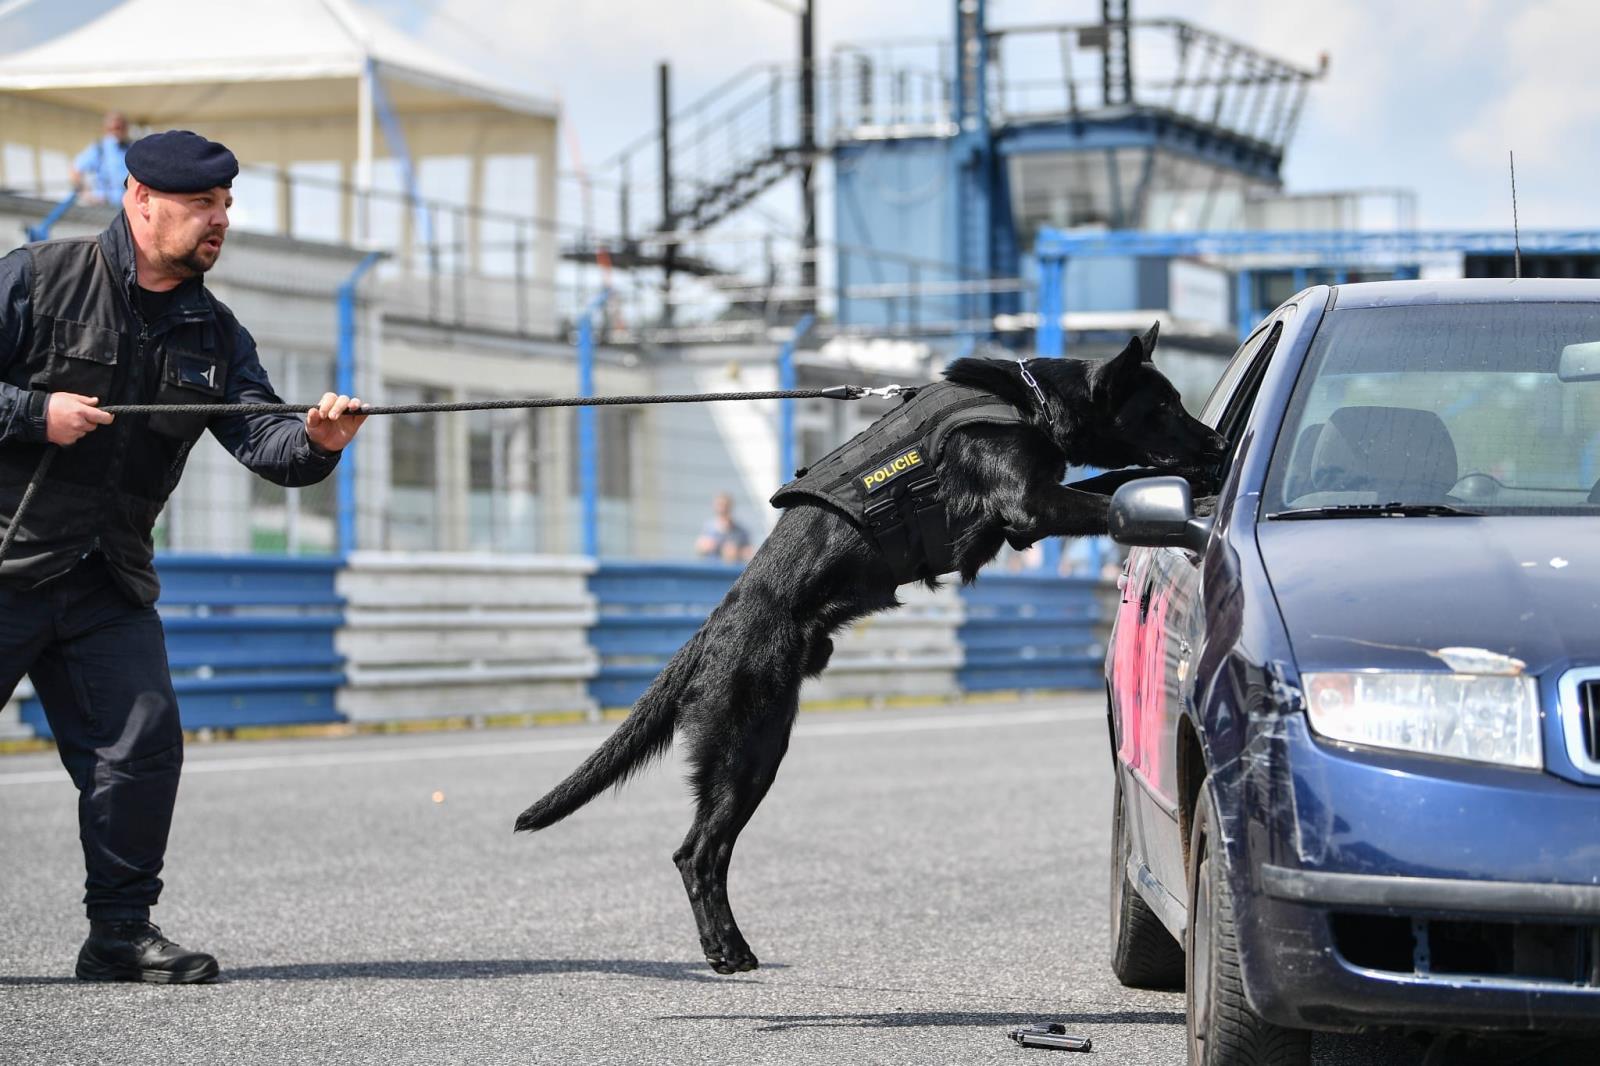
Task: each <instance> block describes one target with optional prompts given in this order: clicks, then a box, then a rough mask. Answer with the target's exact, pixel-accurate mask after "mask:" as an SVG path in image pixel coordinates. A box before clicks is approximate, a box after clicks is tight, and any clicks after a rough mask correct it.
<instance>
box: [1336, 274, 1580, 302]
mask: <svg viewBox="0 0 1600 1066" xmlns="http://www.w3.org/2000/svg"><path fill="white" fill-rule="evenodd" d="M1485 303H1600V279H1594V278H1445V279H1439V280H1432V281H1430V280H1423V281H1363V282H1357V283H1355V284H1351V285H1335V286H1333V300H1332V302H1331V303H1330V304H1329V310H1348V309H1350V308H1356V307H1407V306H1413V305H1417V304H1485Z"/></svg>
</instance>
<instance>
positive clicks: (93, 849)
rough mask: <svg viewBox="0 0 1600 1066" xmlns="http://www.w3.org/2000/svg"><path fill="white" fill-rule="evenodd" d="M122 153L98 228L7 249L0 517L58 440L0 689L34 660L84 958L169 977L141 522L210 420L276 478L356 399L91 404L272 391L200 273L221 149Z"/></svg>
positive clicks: (184, 974) (184, 140) (17, 576)
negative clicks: (123, 412) (232, 406)
mask: <svg viewBox="0 0 1600 1066" xmlns="http://www.w3.org/2000/svg"><path fill="white" fill-rule="evenodd" d="M127 162H128V173H129V178H128V182H127V188H126V190H125V192H124V194H123V199H122V213H121V214H119V215H118V216H117V217H116V219H115V220H113V221H112V223H111V225H110V227H109V228H108V229H106V230H105V232H103V233H101V234H100V235H99V236H97V237H83V238H68V239H65V240H57V241H46V242H43V243H40V244H33V245H28V246H27V247H24V248H20V249H17V250H16V251H14V252H12V253H11V254H9V255H7V256H5V257H4V258H3V259H0V531H3V530H5V529H7V528H9V526H10V525H11V523H12V522H13V521H14V519H15V516H16V512H17V504H18V502H19V501H20V499H21V497H22V494H23V491H24V487H25V486H26V485H27V483H28V481H29V479H30V477H31V476H32V474H33V471H34V469H35V468H36V467H37V465H38V463H39V458H40V456H41V455H43V454H44V453H45V450H46V449H47V448H51V447H55V448H57V449H58V454H57V455H56V456H55V459H54V461H53V463H52V465H51V466H50V468H49V472H48V475H47V477H46V478H45V479H44V481H43V482H42V484H41V485H40V486H39V489H38V491H37V493H36V494H35V496H34V498H33V500H32V502H31V503H30V504H29V506H28V509H27V511H26V512H25V513H24V514H23V516H22V519H21V524H20V526H19V528H18V529H17V534H16V539H15V541H14V542H13V544H12V547H11V550H10V552H9V554H8V555H7V557H6V558H5V560H4V561H3V562H0V702H4V700H5V698H6V697H8V696H9V694H10V693H11V691H12V690H13V689H15V687H16V685H17V683H18V682H19V681H20V680H21V678H22V676H23V675H24V674H27V675H28V676H29V677H30V678H31V679H32V681H33V687H34V689H35V690H36V691H37V692H38V694H39V699H40V701H41V702H42V703H43V704H44V710H45V714H46V716H47V717H48V719H49V722H50V729H51V731H52V732H53V733H54V734H55V738H56V743H57V745H58V747H59V749H60V752H61V761H62V762H63V763H64V764H65V765H66V768H67V772H68V773H69V774H70V775H71V776H72V780H73V783H74V784H76V785H77V786H78V794H79V799H78V827H79V830H78V831H79V838H80V839H81V841H82V843H83V855H84V863H85V866H86V867H87V870H88V876H87V880H86V886H87V892H86V894H85V896H84V903H85V904H86V906H87V909H88V914H89V937H88V939H87V940H86V941H85V942H84V945H83V948H82V950H81V951H80V952H79V953H78V963H77V975H78V976H79V977H80V978H83V979H85V980H99V981H153V982H159V983H173V984H178V983H192V982H199V981H209V980H211V979H213V978H215V977H216V976H217V972H218V970H217V961H216V959H214V958H212V957H211V956H210V955H207V954H205V953H203V952H199V951H191V950H187V949H184V948H182V947H179V946H178V945H177V944H174V943H173V942H172V941H170V940H168V939H167V938H166V937H164V936H162V935H161V931H160V930H159V929H158V928H156V927H155V926H154V925H151V924H150V907H151V906H152V905H153V904H154V903H155V902H156V899H157V897H158V896H159V895H160V893H161V878H160V876H159V875H160V873H161V866H162V859H163V856H164V854H165V852H166V847H167V831H168V828H169V827H170V826H171V823H172V808H173V802H174V800H175V799H176V798H177V791H178V774H179V770H180V769H181V767H182V764H183V733H182V730H181V727H180V725H179V720H178V705H177V700H176V698H175V697H174V695H173V691H172V679H171V677H170V675H169V672H168V667H167V654H166V643H165V639H164V635H163V633H162V628H161V620H160V618H159V617H158V616H157V614H156V611H155V607H154V604H155V602H156V598H157V595H158V594H159V592H160V583H159V582H158V580H157V577H156V571H155V567H154V565H153V563H152V560H153V557H154V545H153V543H152V541H151V530H152V528H153V527H154V525H155V522H156V518H157V516H158V515H159V514H160V513H161V508H162V506H163V505H164V504H165V503H166V500H167V497H168V496H169V495H170V494H171V492H172V490H173V488H174V487H175V486H176V485H177V483H178V478H179V476H180V475H181V474H182V472H183V465H184V461H185V459H187V457H188V454H189V449H190V448H191V447H193V445H194V443H195V441H196V440H197V439H199V437H200V434H201V433H202V432H203V431H204V430H206V429H209V430H210V431H211V433H212V435H213V436H215V437H216V438H217V440H218V441H220V442H221V443H222V445H223V446H224V447H225V448H227V449H228V450H229V451H231V452H232V453H233V454H234V456H235V457H237V458H238V460H239V461H240V462H241V463H243V464H244V465H245V466H247V467H249V468H250V469H251V470H253V471H254V472H255V473H257V474H259V475H261V476H262V477H264V478H266V479H268V480H269V481H272V482H275V483H276V484H279V485H288V486H297V485H310V484H313V483H315V482H318V481H321V480H322V479H323V478H325V477H327V476H328V475H329V474H330V473H332V471H333V468H334V466H335V465H336V464H337V463H338V461H339V453H340V451H342V450H343V449H344V447H345V446H346V445H347V444H349V443H350V440H351V438H353V437H354V436H355V433H356V430H357V429H359V428H360V425H361V423H362V422H363V421H364V420H365V416H363V415H360V414H357V413H356V412H357V411H359V410H360V401H359V400H353V399H351V398H349V397H347V396H335V395H333V394H332V393H329V394H327V395H325V396H324V397H323V398H322V401H321V402H320V404H319V405H318V406H317V407H315V408H312V409H311V410H309V411H307V413H306V415H305V417H304V418H303V419H302V418H300V417H298V416H293V415H283V416H274V415H232V414H230V415H222V416H205V415H159V416H153V417H151V416H143V417H133V416H126V417H123V418H113V416H112V415H110V414H108V413H106V412H105V411H103V410H101V409H100V408H101V407H102V406H109V405H112V404H121V403H151V402H156V403H224V402H226V403H277V402H279V400H278V398H277V397H276V396H275V395H273V392H272V385H271V383H270V382H269V381H268V380H267V375H266V373H265V372H264V371H263V370H262V368H261V362H260V360H259V359H258V358H257V356H256V347H255V342H254V341H253V340H252V339H251V337H250V334H249V333H248V332H247V331H246V330H245V329H244V327H243V326H241V325H240V324H239V323H238V321H237V320H235V319H234V317H233V315H232V313H231V312H230V311H229V310H228V309H227V308H226V307H225V306H223V305H222V303H221V302H220V301H218V300H217V299H216V298H215V297H214V296H212V295H211V294H210V293H209V292H208V291H207V290H206V288H205V285H204V284H203V283H202V281H201V276H202V275H203V274H204V273H205V272H206V271H207V270H209V269H211V267H212V266H213V265H215V264H216V261H217V256H218V255H219V254H220V252H221V251H222V244H223V241H224V239H225V237H226V235H227V230H228V208H229V207H230V206H231V205H232V202H233V199H232V195H231V194H230V192H229V189H230V187H231V186H232V184H233V179H234V176H235V175H236V174H237V173H238V172H239V165H238V163H237V161H235V159H234V157H233V153H232V152H229V151H228V150H227V149H226V148H224V147H223V146H222V145H220V144H215V143H213V142H211V141H208V140H206V139H205V138H203V137H200V136H197V135H196V134H193V133H189V132H187V131H176V130H174V131H169V132H167V133H160V134H155V135H152V136H150V137H146V138H144V139H143V140H140V141H138V142H136V143H135V144H134V145H132V146H131V147H130V148H129V149H128V157H127Z"/></svg>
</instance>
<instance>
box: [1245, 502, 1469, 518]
mask: <svg viewBox="0 0 1600 1066" xmlns="http://www.w3.org/2000/svg"><path fill="white" fill-rule="evenodd" d="M1482 516H1483V512H1482V511H1468V510H1465V509H1463V508H1460V507H1452V506H1451V505H1450V504H1448V503H1401V502H1400V501H1399V500H1394V501H1392V502H1390V503H1336V504H1332V505H1331V506H1328V507H1297V508H1295V509H1294V510H1291V511H1277V512H1275V513H1273V514H1269V515H1267V519H1268V520H1269V521H1271V520H1274V519H1279V518H1289V519H1293V518H1438V517H1446V518H1481V517H1482Z"/></svg>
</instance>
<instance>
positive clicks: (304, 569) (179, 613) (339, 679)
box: [22, 554, 345, 736]
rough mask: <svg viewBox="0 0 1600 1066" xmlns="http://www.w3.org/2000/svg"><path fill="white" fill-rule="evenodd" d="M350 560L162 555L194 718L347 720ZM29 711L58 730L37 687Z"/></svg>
mask: <svg viewBox="0 0 1600 1066" xmlns="http://www.w3.org/2000/svg"><path fill="white" fill-rule="evenodd" d="M342 565H343V563H342V561H341V560H340V559H337V558H328V557H324V558H319V559H305V558H283V557H279V556H259V555H231V556H230V555H181V554H179V555H167V554H162V555H158V556H157V557H156V566H157V568H158V570H159V571H160V574H161V601H160V603H158V604H157V607H158V609H159V610H160V612H161V623H162V626H163V628H164V629H165V630H166V634H167V658H168V663H169V666H170V668H171V672H172V687H173V691H174V692H176V693H177V696H178V702H179V705H180V708H181V712H182V717H183V725H184V728H186V729H204V728H214V729H233V728H238V727H241V726H256V725H269V724H287V723H304V722H332V721H337V720H339V713H338V709H337V707H336V704H335V697H336V694H337V693H338V691H339V688H340V686H342V685H343V684H344V683H345V675H344V670H343V664H344V660H343V659H342V658H341V657H340V655H339V653H338V650H337V647H336V645H335V635H336V633H337V632H338V630H339V627H340V626H342V625H343V624H344V613H343V606H344V601H343V600H342V599H341V598H340V597H339V594H338V592H337V591H336V589H335V583H336V580H337V577H338V573H339V570H340V568H341V567H342ZM22 721H23V722H24V723H26V724H27V725H29V726H30V727H32V728H33V729H34V731H35V732H36V733H38V734H39V735H40V736H49V735H50V727H49V722H48V720H47V719H46V718H45V714H44V708H43V706H42V705H41V704H40V702H39V699H38V697H37V696H35V697H33V698H32V699H29V700H26V701H24V703H23V705H22Z"/></svg>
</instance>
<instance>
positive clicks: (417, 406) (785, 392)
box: [0, 385, 909, 563]
mask: <svg viewBox="0 0 1600 1066" xmlns="http://www.w3.org/2000/svg"><path fill="white" fill-rule="evenodd" d="M906 391H909V390H907V389H905V388H903V387H902V386H900V385H886V386H883V387H881V388H875V389H869V388H867V387H866V386H865V385H833V386H830V387H829V388H826V389H769V390H766V391H762V392H679V393H668V394H665V395H659V396H648V395H637V396H547V397H528V398H524V399H512V400H464V401H461V402H456V403H396V404H374V405H371V406H369V405H367V404H362V405H361V406H360V407H359V408H357V409H356V410H354V411H350V412H348V413H349V414H355V415H361V416H366V415H419V414H447V413H450V412H459V411H518V410H536V409H539V408H545V407H643V406H646V405H648V404H661V403H722V402H726V401H731V400H859V399H861V398H862V397H864V396H881V397H885V398H888V397H892V396H897V395H899V394H900V393H902V392H906ZM315 406H316V405H315V404H292V403H124V404H113V405H111V406H109V407H102V408H100V410H102V411H104V412H106V413H107V414H112V415H155V414H175V415H228V414H240V415H300V414H305V413H307V412H309V411H310V410H311V409H312V408H313V407H315ZM59 450H60V449H59V448H58V447H56V446H53V445H52V446H50V447H47V448H45V450H44V454H43V455H41V456H40V457H39V465H38V466H37V467H35V468H34V471H33V477H31V478H30V479H29V480H28V487H27V489H26V490H24V491H23V493H22V499H20V500H18V501H17V510H16V513H14V514H13V515H12V516H11V521H10V522H9V523H7V525H6V532H5V536H4V537H3V538H0V563H4V562H5V559H6V556H7V555H9V554H10V552H11V542H12V541H14V540H15V539H16V536H17V530H18V529H20V528H22V516H23V515H24V514H26V513H27V511H28V505H29V504H30V503H32V502H33V498H34V496H35V495H37V494H38V491H39V486H40V485H42V484H43V483H44V478H45V474H46V473H47V472H48V471H49V470H50V463H51V462H52V461H53V460H54V459H55V457H56V452H57V451H59Z"/></svg>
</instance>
